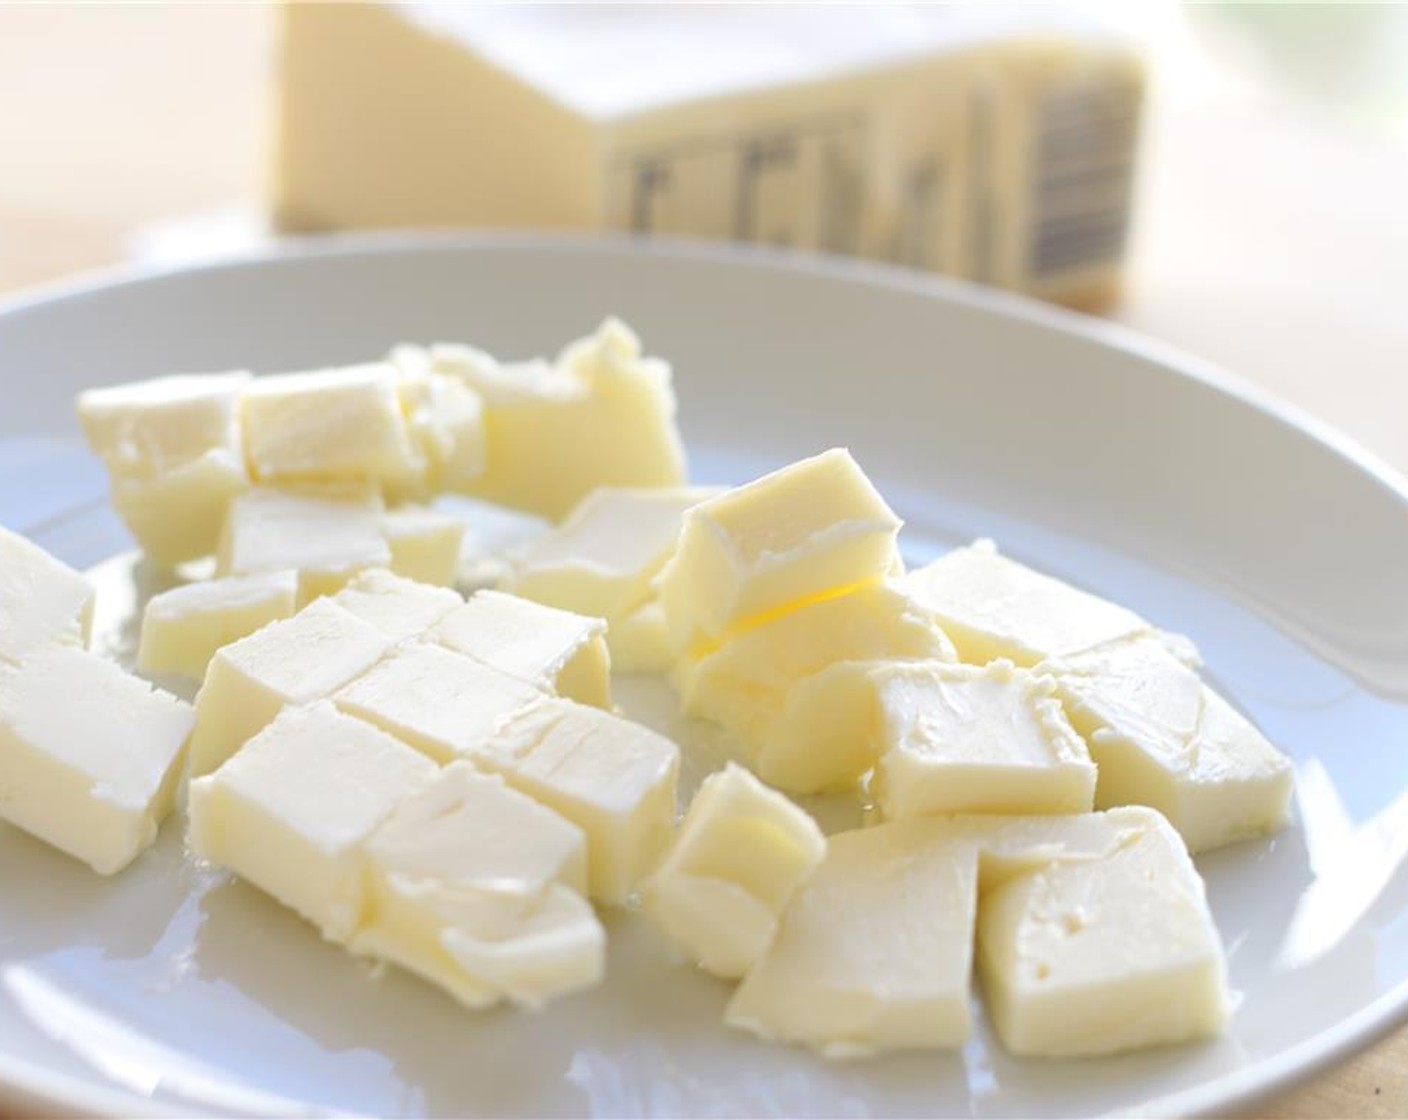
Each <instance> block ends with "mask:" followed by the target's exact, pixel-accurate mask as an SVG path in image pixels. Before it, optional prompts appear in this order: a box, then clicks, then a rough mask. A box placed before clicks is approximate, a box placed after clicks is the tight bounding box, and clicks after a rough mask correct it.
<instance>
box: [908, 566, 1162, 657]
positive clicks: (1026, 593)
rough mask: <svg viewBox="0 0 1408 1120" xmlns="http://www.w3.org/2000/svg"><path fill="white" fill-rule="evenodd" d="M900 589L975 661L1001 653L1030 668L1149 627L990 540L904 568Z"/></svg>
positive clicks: (1123, 611) (998, 655)
mask: <svg viewBox="0 0 1408 1120" xmlns="http://www.w3.org/2000/svg"><path fill="white" fill-rule="evenodd" d="M905 586H906V588H907V590H908V591H909V593H910V594H911V595H913V596H914V598H915V599H916V600H917V601H919V602H920V603H922V604H923V605H924V606H925V607H927V608H928V609H929V610H930V611H932V612H933V613H934V616H935V617H936V618H937V620H938V623H939V625H940V626H942V627H943V629H944V631H945V632H946V633H947V634H948V636H949V637H950V638H952V639H953V644H954V645H955V646H956V647H957V648H958V656H959V659H960V660H962V661H967V662H971V663H973V664H976V665H982V664H985V663H986V662H988V661H992V660H995V659H996V658H999V657H1003V658H1006V659H1007V660H1008V661H1012V662H1014V663H1015V664H1017V665H1021V666H1026V667H1030V666H1032V665H1035V664H1036V663H1037V662H1038V661H1041V660H1042V659H1043V658H1048V657H1061V656H1064V655H1066V654H1072V653H1079V652H1080V651H1082V650H1087V649H1093V648H1094V647H1096V646H1101V645H1105V644H1106V643H1108V642H1114V641H1119V640H1121V639H1124V638H1129V637H1132V636H1134V635H1136V634H1142V633H1147V632H1151V631H1152V629H1153V628H1152V627H1151V626H1150V625H1149V623H1147V622H1145V621H1144V620H1143V619H1142V618H1140V617H1139V616H1138V615H1137V614H1135V613H1134V612H1133V611H1128V610H1125V608H1124V607H1121V606H1118V605H1117V604H1115V603H1112V602H1110V601H1109V600H1108V599H1101V598H1100V597H1099V596H1096V595H1092V594H1090V593H1089V592H1087V591H1081V590H1079V589H1078V588H1075V587H1072V586H1071V585H1070V584H1068V583H1063V582H1062V581H1061V580H1059V579H1055V578H1053V577H1051V576H1048V575H1043V574H1042V573H1041V572H1037V571H1033V570H1032V569H1031V568H1028V567H1027V566H1026V565H1024V564H1019V563H1018V562H1017V561H1015V560H1011V559H1009V558H1007V557H1006V556H1003V555H1002V554H1001V553H1000V552H998V551H997V546H996V545H994V544H993V543H992V541H990V540H979V541H976V542H974V543H973V544H971V545H969V546H967V547H966V548H956V549H954V550H953V551H952V552H949V553H947V554H946V555H944V556H941V557H939V558H938V559H937V560H935V561H934V562H933V563H931V564H929V565H927V566H925V567H923V568H919V569H917V570H916V571H913V572H910V573H909V574H908V575H907V576H906V577H905Z"/></svg>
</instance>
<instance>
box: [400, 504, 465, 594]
mask: <svg viewBox="0 0 1408 1120" xmlns="http://www.w3.org/2000/svg"><path fill="white" fill-rule="evenodd" d="M381 532H382V535H383V536H384V537H385V538H386V543H387V546H388V547H389V548H390V549H391V570H392V571H393V572H395V573H396V574H397V575H398V576H405V577H406V578H407V579H413V580H416V581H417V582H419V583H435V584H439V585H440V586H442V587H449V586H451V585H452V584H453V583H454V582H455V579H456V577H457V576H458V575H459V568H460V547H461V545H462V544H463V543H464V522H463V521H461V520H460V519H459V518H458V517H453V516H451V515H450V514H448V513H441V512H439V511H438V510H434V509H430V508H429V507H427V506H416V505H406V506H398V507H396V508H395V509H389V510H387V511H386V513H385V514H383V515H382V518H381Z"/></svg>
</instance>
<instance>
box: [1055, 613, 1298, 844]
mask: <svg viewBox="0 0 1408 1120" xmlns="http://www.w3.org/2000/svg"><path fill="white" fill-rule="evenodd" d="M1042 668H1043V669H1044V670H1045V671H1049V672H1050V673H1051V674H1052V675H1053V676H1054V677H1055V678H1056V681H1057V684H1058V689H1059V694H1060V696H1061V699H1062V702H1063V703H1064V704H1065V706H1066V711H1067V712H1068V713H1069V714H1070V717H1071V722H1072V723H1073V724H1074V725H1075V728H1076V730H1077V731H1079V732H1080V733H1081V734H1082V735H1084V736H1085V738H1086V741H1087V742H1088V743H1089V744H1090V754H1091V757H1092V758H1093V759H1094V760H1095V764H1096V766H1098V767H1099V771H1100V778H1099V782H1098V783H1097V785H1096V790H1095V803H1096V805H1098V806H1100V807H1101V808H1105V807H1108V806H1113V805H1151V806H1153V807H1154V808H1156V809H1158V810H1159V811H1160V812H1161V813H1163V814H1164V816H1166V817H1167V818H1168V819H1169V821H1170V822H1172V824H1173V827H1174V828H1176V829H1178V831H1179V833H1180V834H1181V835H1182V837H1183V839H1184V841H1185V842H1186V843H1187V845H1188V848H1189V850H1191V851H1194V852H1200V851H1205V850H1207V849H1209V848H1215V847H1218V846H1220V845H1222V844H1229V843H1232V842H1233V841H1236V840H1244V839H1247V838H1248V837H1253V836H1262V835H1265V834H1266V833H1269V832H1274V831H1275V830H1276V829H1278V828H1280V827H1281V826H1282V825H1283V824H1284V823H1285V821H1286V815H1287V813H1288V812H1289V806H1290V797H1291V791H1292V786H1293V775H1292V770H1291V763H1290V760H1289V759H1288V758H1286V757H1285V756H1284V755H1283V754H1281V753H1280V752H1279V751H1277V750H1276V748H1275V747H1273V746H1272V745H1271V744H1270V743H1269V742H1267V740H1266V738H1265V737H1264V736H1263V735H1262V734H1261V732H1260V731H1258V730H1257V729H1256V727H1255V726H1253V725H1252V723H1251V721H1250V720H1248V719H1247V718H1246V717H1245V716H1243V715H1242V714H1241V713H1239V712H1238V711H1237V710H1236V709H1235V708H1233V707H1232V706H1231V705H1230V704H1229V703H1228V702H1227V701H1226V700H1225V699H1223V698H1222V697H1221V696H1219V695H1218V694H1217V693H1216V692H1214V691H1213V690H1212V689H1211V688H1209V687H1208V686H1207V685H1206V684H1204V683H1203V681H1202V680H1201V679H1200V678H1199V677H1198V675H1197V673H1195V672H1194V671H1193V670H1192V669H1190V668H1189V667H1188V666H1187V664H1186V663H1184V662H1183V661H1182V660H1181V659H1180V658H1179V657H1178V656H1177V655H1176V654H1174V653H1172V652H1170V650H1169V649H1168V648H1167V646H1166V645H1165V644H1164V643H1163V642H1162V641H1161V640H1159V639H1158V638H1156V637H1144V638H1138V639H1135V640H1133V641H1129V642H1123V643H1119V644H1116V645H1112V646H1104V647H1101V648H1099V649H1095V650H1091V651H1090V652H1088V653H1084V654H1077V655H1075V656H1073V657H1068V658H1063V659H1060V660H1056V661H1051V662H1047V663H1046V664H1045V665H1043V667H1042Z"/></svg>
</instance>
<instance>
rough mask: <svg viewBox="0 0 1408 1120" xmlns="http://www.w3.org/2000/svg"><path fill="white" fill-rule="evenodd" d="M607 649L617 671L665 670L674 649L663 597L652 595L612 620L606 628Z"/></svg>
mask: <svg viewBox="0 0 1408 1120" xmlns="http://www.w3.org/2000/svg"><path fill="white" fill-rule="evenodd" d="M606 651H607V652H608V653H609V654H610V655H611V668H612V669H613V670H615V671H616V672H618V673H663V672H665V670H667V669H668V668H670V666H671V665H673V664H674V660H675V651H674V648H673V647H672V645H671V644H670V628H669V626H668V624H667V623H666V622H665V608H664V607H662V606H661V605H660V600H658V599H652V600H650V602H648V603H646V604H645V605H644V606H640V607H637V608H636V609H635V610H633V611H632V612H631V613H630V614H628V615H626V617H625V618H622V619H619V620H617V621H615V622H612V623H611V624H610V625H609V626H608V627H607V631H606Z"/></svg>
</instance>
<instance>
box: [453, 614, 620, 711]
mask: <svg viewBox="0 0 1408 1120" xmlns="http://www.w3.org/2000/svg"><path fill="white" fill-rule="evenodd" d="M430 636H431V637H432V638H433V639H434V640H435V641H437V642H439V643H441V644H442V645H444V646H446V647H448V648H449V649H452V650H454V651H456V652H457V653H462V654H465V655H466V656H468V657H472V658H474V659H475V660H476V661H480V662H483V663H484V664H485V665H490V666H492V667H493V668H495V669H498V670H499V671H500V672H504V673H508V674H510V675H511V676H514V677H518V678H519V679H520V680H525V681H527V682H529V683H530V684H532V685H534V686H535V687H537V688H540V689H542V690H543V691H545V692H550V693H552V694H553V695H555V696H565V697H567V698H568V699H569V700H576V701H577V702H578V703H580V704H595V705H596V706H597V707H599V708H610V707H611V655H610V653H609V652H608V651H607V648H606V623H605V622H603V621H602V620H601V619H599V618H587V617H586V616H585V615H580V614H573V613H572V612H571V611H563V610H558V609H557V608H556V607H547V606H544V605H543V604H542V603H534V602H532V601H531V600H529V599H520V598H518V596H516V595H506V594H504V593H503V592H501V591H479V592H476V593H475V594H474V595H472V596H470V598H469V601H468V602H467V603H465V604H464V605H463V606H462V607H459V608H457V609H456V610H454V611H452V612H451V613H450V614H448V615H446V616H445V618H444V619H443V620H442V621H441V622H440V623H439V625H437V626H436V627H435V629H434V630H433V631H432V632H431V635H430Z"/></svg>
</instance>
